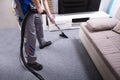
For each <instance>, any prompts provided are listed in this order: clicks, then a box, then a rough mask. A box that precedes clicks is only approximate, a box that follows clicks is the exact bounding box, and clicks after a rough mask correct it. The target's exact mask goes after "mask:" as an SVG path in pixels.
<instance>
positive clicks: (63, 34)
mask: <svg viewBox="0 0 120 80" xmlns="http://www.w3.org/2000/svg"><path fill="white" fill-rule="evenodd" d="M42 14H46V15H47V17H48V18H49V19H51V18H50V16H49V15H48V14H47V13H46V11H45V10H44V11H43V13H42ZM54 25H55V26H56V27H57V28H58V30H59V31H61V34H59V36H61V37H64V38H68V36H66V35H65V33H64V32H63V31H62V30H61V29H60V27H59V26H58V25H57V24H56V23H54Z"/></svg>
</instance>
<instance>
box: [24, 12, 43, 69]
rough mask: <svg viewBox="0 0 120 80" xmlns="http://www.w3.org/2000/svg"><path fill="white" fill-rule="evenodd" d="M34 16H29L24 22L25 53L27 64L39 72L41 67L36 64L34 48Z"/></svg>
mask: <svg viewBox="0 0 120 80" xmlns="http://www.w3.org/2000/svg"><path fill="white" fill-rule="evenodd" d="M34 20H35V14H32V15H30V16H29V18H28V19H27V22H26V33H25V37H26V41H25V51H26V54H27V64H28V66H30V67H31V68H33V69H35V70H41V69H42V66H41V65H40V64H39V63H37V62H36V59H37V57H36V54H35V46H36V29H35V23H34V22H35V21H34Z"/></svg>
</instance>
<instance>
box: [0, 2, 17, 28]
mask: <svg viewBox="0 0 120 80" xmlns="http://www.w3.org/2000/svg"><path fill="white" fill-rule="evenodd" d="M11 5H12V0H0V28H5V27H16V25H17V20H16V17H15V16H14V14H13V12H12V6H11Z"/></svg>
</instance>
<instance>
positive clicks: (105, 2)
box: [99, 0, 111, 12]
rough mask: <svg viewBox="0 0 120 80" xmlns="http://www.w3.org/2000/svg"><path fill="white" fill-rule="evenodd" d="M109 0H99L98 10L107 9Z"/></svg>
mask: <svg viewBox="0 0 120 80" xmlns="http://www.w3.org/2000/svg"><path fill="white" fill-rule="evenodd" d="M110 1H111V0H101V3H100V8H99V10H102V11H105V12H106V11H107V9H108V7H109V4H110Z"/></svg>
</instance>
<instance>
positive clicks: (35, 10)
mask: <svg viewBox="0 0 120 80" xmlns="http://www.w3.org/2000/svg"><path fill="white" fill-rule="evenodd" d="M34 13H38V12H37V9H31V10H30V11H28V12H27V14H26V15H25V18H24V20H23V22H22V27H21V44H20V57H21V60H22V62H23V64H24V66H25V67H26V68H27V69H28V70H29V71H30V72H31V73H32V74H33V75H34V76H36V77H37V78H38V79H39V80H45V79H44V78H43V77H42V76H41V75H40V74H38V73H37V72H36V71H34V70H33V69H32V68H30V67H29V66H28V65H27V63H26V61H25V58H24V53H23V46H24V35H25V25H26V21H27V19H28V17H29V15H31V14H34ZM42 14H46V15H47V13H46V12H45V11H43V13H42ZM47 16H48V15H47ZM48 17H49V16H48ZM49 18H50V17H49ZM54 24H55V26H56V27H57V28H58V29H59V30H60V31H61V34H60V35H59V36H61V37H64V38H68V37H67V36H66V35H65V34H64V32H63V31H62V30H61V29H60V28H59V27H58V25H57V24H56V23H54Z"/></svg>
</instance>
